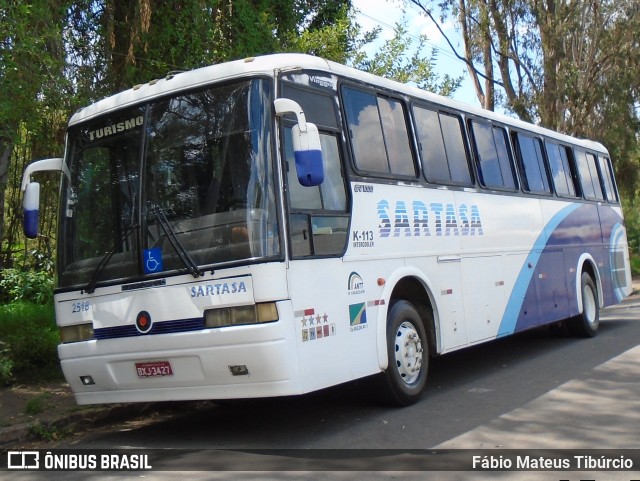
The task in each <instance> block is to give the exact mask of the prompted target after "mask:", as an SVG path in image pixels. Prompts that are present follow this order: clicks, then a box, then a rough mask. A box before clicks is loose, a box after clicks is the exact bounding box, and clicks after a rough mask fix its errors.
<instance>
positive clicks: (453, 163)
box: [413, 106, 471, 185]
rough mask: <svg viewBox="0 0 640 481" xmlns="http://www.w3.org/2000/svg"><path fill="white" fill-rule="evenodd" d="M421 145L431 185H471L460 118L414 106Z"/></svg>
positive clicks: (426, 172) (426, 174)
mask: <svg viewBox="0 0 640 481" xmlns="http://www.w3.org/2000/svg"><path fill="white" fill-rule="evenodd" d="M413 114H414V117H415V120H416V133H417V136H418V145H419V146H420V153H421V155H422V164H423V169H424V175H425V177H426V179H427V180H428V181H429V182H434V183H437V182H442V183H445V184H460V185H471V175H470V174H469V163H468V162H467V151H466V149H465V147H464V137H463V135H462V125H461V122H460V119H459V117H456V116H453V115H448V114H444V113H438V112H435V111H433V110H428V109H424V108H421V107H416V106H414V108H413Z"/></svg>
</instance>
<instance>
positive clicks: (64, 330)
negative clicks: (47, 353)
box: [60, 322, 94, 343]
mask: <svg viewBox="0 0 640 481" xmlns="http://www.w3.org/2000/svg"><path fill="white" fill-rule="evenodd" d="M90 339H94V336H93V323H91V322H88V323H85V324H74V325H73V326H62V327H61V328H60V340H61V341H62V342H63V343H68V342H80V341H88V340H90Z"/></svg>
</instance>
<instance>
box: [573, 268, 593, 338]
mask: <svg viewBox="0 0 640 481" xmlns="http://www.w3.org/2000/svg"><path fill="white" fill-rule="evenodd" d="M580 280H581V282H580V289H581V291H580V293H581V295H582V312H581V313H580V314H578V315H577V316H575V317H572V318H571V319H569V321H568V322H567V327H568V328H569V331H570V332H571V334H573V335H574V336H579V337H593V336H595V334H596V331H597V330H598V326H599V325H600V305H599V302H598V288H597V287H596V284H595V282H594V280H593V279H592V278H591V276H590V275H589V274H588V273H586V272H583V273H582V277H581V279H580Z"/></svg>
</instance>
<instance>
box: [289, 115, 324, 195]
mask: <svg viewBox="0 0 640 481" xmlns="http://www.w3.org/2000/svg"><path fill="white" fill-rule="evenodd" d="M306 126H307V130H306V131H305V132H303V131H301V130H300V126H299V125H295V126H294V127H293V129H292V137H293V153H294V158H295V162H296V174H297V176H298V182H300V184H301V185H303V186H305V187H313V186H316V185H320V184H322V182H323V181H324V162H323V159H322V149H321V146H320V134H319V133H318V128H317V127H316V126H315V125H314V124H311V123H307V125H306Z"/></svg>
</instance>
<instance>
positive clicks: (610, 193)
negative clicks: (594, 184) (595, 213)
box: [598, 157, 618, 202]
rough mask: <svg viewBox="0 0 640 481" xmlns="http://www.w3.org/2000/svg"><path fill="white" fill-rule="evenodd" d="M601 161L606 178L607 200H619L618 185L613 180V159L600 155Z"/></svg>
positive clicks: (604, 177) (601, 169)
mask: <svg viewBox="0 0 640 481" xmlns="http://www.w3.org/2000/svg"><path fill="white" fill-rule="evenodd" d="M598 161H599V162H600V172H602V177H603V179H604V188H605V194H606V196H607V200H608V201H609V202H618V193H617V192H616V185H615V184H614V182H613V171H612V170H611V161H610V160H609V158H607V157H598Z"/></svg>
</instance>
